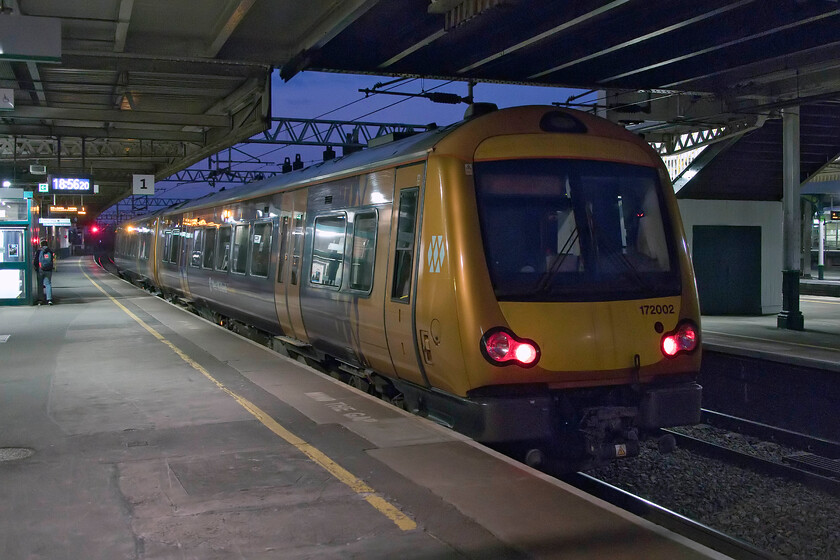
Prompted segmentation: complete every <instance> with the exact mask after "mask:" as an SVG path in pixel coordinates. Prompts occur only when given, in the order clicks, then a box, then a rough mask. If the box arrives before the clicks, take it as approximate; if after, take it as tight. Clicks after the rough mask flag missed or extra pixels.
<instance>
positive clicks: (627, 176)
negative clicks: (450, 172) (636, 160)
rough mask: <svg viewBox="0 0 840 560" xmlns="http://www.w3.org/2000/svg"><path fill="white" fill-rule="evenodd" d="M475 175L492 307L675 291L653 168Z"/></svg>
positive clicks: (522, 166) (578, 165)
mask: <svg viewBox="0 0 840 560" xmlns="http://www.w3.org/2000/svg"><path fill="white" fill-rule="evenodd" d="M474 169H475V177H476V195H477V202H478V211H479V219H480V223H481V232H482V239H483V242H484V243H483V245H484V250H485V258H486V262H487V266H488V271H489V273H490V279H491V281H492V283H493V288H494V290H495V293H496V296H497V297H498V298H499V299H500V300H506V301H598V300H609V299H623V298H628V297H633V298H646V297H660V296H666V295H676V294H678V293H679V290H680V279H679V269H678V267H677V264H676V258H675V256H674V255H675V253H674V251H675V249H674V243H673V239H672V237H671V236H669V235H667V233H666V232H670V231H672V230H671V227H670V221H669V216H668V213H667V210H666V208H665V205H664V203H663V201H662V194H661V190H662V189H661V185H660V183H659V178H658V175H657V172H656V170H655V169H654V168H650V167H642V166H636V165H628V164H622V163H612V162H600V161H585V160H579V161H576V160H536V159H532V160H504V161H490V162H481V163H476V164H475V168H474Z"/></svg>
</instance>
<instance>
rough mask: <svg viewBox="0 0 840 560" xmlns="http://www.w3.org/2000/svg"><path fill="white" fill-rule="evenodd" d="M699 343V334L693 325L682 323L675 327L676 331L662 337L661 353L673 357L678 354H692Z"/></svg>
mask: <svg viewBox="0 0 840 560" xmlns="http://www.w3.org/2000/svg"><path fill="white" fill-rule="evenodd" d="M699 343H700V332H699V329H698V328H697V326H696V325H694V323H691V322H688V321H686V322H684V323H680V324H679V325H678V326H677V330H675V331H674V332H671V333H668V334H666V335H665V336H663V337H662V346H661V348H662V353H663V354H665V355H666V356H668V357H669V358H670V357H673V356H676V355H677V354H679V353H680V352H685V353H688V352H693V351H694V350H695V349H696V348H697V346H698V344H699Z"/></svg>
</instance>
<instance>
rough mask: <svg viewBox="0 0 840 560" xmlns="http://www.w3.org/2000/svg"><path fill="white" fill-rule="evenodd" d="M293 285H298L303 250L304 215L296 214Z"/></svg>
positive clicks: (293, 232) (293, 245) (293, 233)
mask: <svg viewBox="0 0 840 560" xmlns="http://www.w3.org/2000/svg"><path fill="white" fill-rule="evenodd" d="M292 238H293V239H294V241H293V242H292V284H297V283H298V271H299V270H300V254H301V251H302V250H303V214H302V213H300V212H295V227H294V229H293V230H292Z"/></svg>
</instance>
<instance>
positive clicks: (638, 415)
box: [114, 104, 702, 467]
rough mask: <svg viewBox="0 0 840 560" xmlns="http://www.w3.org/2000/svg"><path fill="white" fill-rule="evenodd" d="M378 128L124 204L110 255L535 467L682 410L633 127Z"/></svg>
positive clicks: (132, 274) (691, 282) (650, 200)
mask: <svg viewBox="0 0 840 560" xmlns="http://www.w3.org/2000/svg"><path fill="white" fill-rule="evenodd" d="M388 140H389V141H382V140H380V141H379V143H376V142H371V143H370V145H369V146H368V147H367V148H366V149H364V150H361V151H358V152H355V153H351V154H347V155H344V156H343V157H340V158H335V159H331V160H328V161H324V162H319V163H316V164H314V165H310V166H308V167H304V168H302V169H299V170H296V171H292V172H289V173H284V174H278V175H276V176H274V177H270V178H266V179H264V180H261V181H256V182H253V183H249V184H246V185H243V186H240V187H236V188H234V189H230V190H226V191H221V192H215V193H211V194H209V195H207V196H205V197H203V198H199V199H196V200H192V201H189V202H187V203H184V204H181V205H179V206H176V207H172V208H169V209H166V210H162V211H158V212H156V213H153V214H150V215H147V216H143V217H139V218H135V219H132V220H129V221H126V222H124V223H122V224H120V225H119V227H118V229H117V232H116V242H115V253H114V262H115V264H116V265H117V267H118V269H119V272H120V274H121V275H122V276H124V277H127V278H129V279H131V280H132V281H134V282H136V283H139V284H141V285H145V286H147V287H149V288H151V289H154V290H157V291H158V292H160V293H161V294H163V295H165V296H168V297H172V298H177V299H179V300H180V301H182V302H183V303H185V304H187V305H189V306H191V307H192V308H193V309H195V310H196V311H197V312H199V313H201V314H203V315H205V316H207V317H208V318H210V319H213V320H217V321H218V322H219V323H220V324H228V325H230V324H241V325H248V326H249V328H252V329H255V330H256V331H257V332H260V333H264V334H265V336H266V337H269V338H270V339H271V340H272V341H274V342H276V343H278V344H280V345H281V346H282V347H284V348H285V349H286V351H287V352H288V353H289V355H291V356H293V357H302V358H303V359H305V360H306V361H307V362H308V363H311V364H313V365H318V366H320V367H322V368H323V369H324V370H326V371H328V372H331V373H333V374H334V375H335V376H337V377H341V378H342V379H344V380H346V381H348V382H350V383H351V384H353V385H354V386H356V387H358V388H361V389H363V390H366V391H368V392H370V393H372V394H376V395H378V396H380V397H382V398H385V399H387V400H390V401H391V402H393V403H395V404H398V405H400V406H402V407H404V408H405V409H407V410H410V411H412V412H415V413H417V414H420V415H422V416H425V417H427V418H429V419H432V420H434V421H436V422H438V423H440V424H442V425H444V426H447V427H449V428H452V429H453V430H456V431H458V432H461V433H463V434H465V435H467V436H469V437H470V438H473V439H475V440H476V441H479V442H482V443H485V444H487V445H490V446H496V447H498V448H505V449H514V450H516V453H521V454H522V455H523V457H524V458H525V460H526V462H527V463H528V464H532V465H534V466H539V465H541V464H545V463H547V462H549V461H553V462H554V463H555V464H557V462H563V463H564V464H567V465H575V466H576V467H579V466H581V465H591V464H600V463H603V462H606V461H611V460H614V459H616V458H621V457H629V456H633V455H636V454H638V452H639V447H640V445H639V442H640V440H643V439H645V438H647V437H651V436H652V435H653V434H655V433H657V431H658V429H659V428H663V427H672V426H678V425H688V424H694V423H697V422H699V419H700V405H701V396H702V388H701V386H700V385H699V384H698V382H697V381H698V374H699V370H700V361H701V348H700V346H701V344H700V334H701V331H700V311H699V304H698V299H697V289H696V283H695V278H694V273H693V268H692V264H691V260H690V255H689V251H688V249H687V244H686V238H685V234H684V231H683V226H682V223H681V219H680V213H679V209H678V205H677V201H676V197H675V195H674V191H673V187H672V184H671V181H670V179H669V175H668V172H667V170H666V168H665V167H664V165H663V163H662V160H661V158H660V157H659V156H658V155H657V154H656V153H655V152H654V151H653V150H652V149H651V148H650V146H648V144H647V143H646V142H645V141H644V140H643V139H642V138H640V137H638V136H637V135H634V134H632V133H631V132H629V131H627V130H626V129H624V128H622V127H621V126H618V125H616V124H613V123H611V122H609V121H607V120H606V119H602V118H600V117H597V116H594V115H591V114H588V113H584V112H580V111H575V110H571V109H565V108H558V107H553V106H525V107H515V108H507V109H496V108H495V107H492V106H486V105H483V106H482V105H478V104H477V105H475V106H474V107H471V109H470V110H468V112H467V114H466V115H465V118H464V120H462V121H460V122H457V123H455V124H452V125H450V126H445V127H434V128H432V129H430V130H427V131H425V132H420V133H417V134H408V135H405V137H399V138H389V139H388ZM374 144H375V145H374Z"/></svg>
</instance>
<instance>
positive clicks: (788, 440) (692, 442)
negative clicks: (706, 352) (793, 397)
mask: <svg viewBox="0 0 840 560" xmlns="http://www.w3.org/2000/svg"><path fill="white" fill-rule="evenodd" d="M701 422H703V423H705V424H709V425H711V426H714V427H717V428H722V429H725V430H730V431H734V432H738V433H740V434H742V435H747V436H752V437H755V438H759V439H761V440H764V441H770V442H773V443H777V444H780V445H784V446H787V447H791V448H795V449H798V450H804V451H802V452H797V453H791V454H788V455H786V456H784V457H783V458H782V461H775V460H769V459H765V458H762V457H758V456H756V455H754V454H751V453H748V452H745V451H741V450H738V449H733V448H731V447H728V446H726V445H719V444H717V443H714V442H711V441H707V440H705V439H703V438H698V437H693V436H691V435H686V434H684V433H681V432H680V431H679V430H662V432H663V433H665V434H669V435H671V436H673V437H674V439H675V440H676V442H677V445H678V446H679V447H681V448H683V449H686V450H689V451H691V452H692V453H698V454H701V455H704V456H706V457H710V458H713V459H717V460H720V461H725V462H727V463H730V464H734V465H736V466H739V467H743V468H748V469H751V470H753V471H756V472H759V473H762V474H766V475H768V476H777V477H781V478H785V479H787V480H791V481H794V482H798V483H800V484H803V485H805V486H807V487H809V488H812V489H814V490H819V491H821V492H825V493H827V494H829V495H832V496H835V497H840V461H838V460H836V458H837V457H840V443H837V442H833V441H829V440H825V439H821V438H815V437H812V436H808V435H805V434H800V433H797V432H792V431H790V430H785V429H781V428H776V427H773V426H768V425H766V424H760V423H758V422H753V421H750V420H744V419H742V418H736V417H734V416H730V415H726V414H721V413H718V412H714V411H710V410H704V411H703V417H702V418H701Z"/></svg>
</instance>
